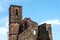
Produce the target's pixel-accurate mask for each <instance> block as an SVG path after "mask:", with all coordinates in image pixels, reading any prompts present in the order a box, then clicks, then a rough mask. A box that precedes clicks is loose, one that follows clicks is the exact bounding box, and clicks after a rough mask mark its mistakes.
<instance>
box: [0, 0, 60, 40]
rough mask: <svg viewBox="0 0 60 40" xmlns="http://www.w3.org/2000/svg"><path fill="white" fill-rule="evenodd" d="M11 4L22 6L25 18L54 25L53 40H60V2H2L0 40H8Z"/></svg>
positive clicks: (0, 2) (27, 0)
mask: <svg viewBox="0 0 60 40" xmlns="http://www.w3.org/2000/svg"><path fill="white" fill-rule="evenodd" d="M11 4H14V5H19V6H22V9H23V10H22V12H23V18H25V17H30V18H31V19H32V20H34V21H36V22H38V24H41V23H45V22H46V23H49V24H52V34H53V40H59V38H60V27H59V26H60V0H0V40H8V22H9V21H8V17H9V10H8V9H9V6H10V5H11Z"/></svg>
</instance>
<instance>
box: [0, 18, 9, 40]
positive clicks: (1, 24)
mask: <svg viewBox="0 0 60 40" xmlns="http://www.w3.org/2000/svg"><path fill="white" fill-rule="evenodd" d="M0 19H1V18H0ZM7 39H8V17H5V18H2V19H1V20H0V40H7Z"/></svg>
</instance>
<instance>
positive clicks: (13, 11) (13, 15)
mask: <svg viewBox="0 0 60 40" xmlns="http://www.w3.org/2000/svg"><path fill="white" fill-rule="evenodd" d="M21 20H22V6H16V5H11V6H10V8H9V40H17V39H18V30H19V22H20V21H21Z"/></svg>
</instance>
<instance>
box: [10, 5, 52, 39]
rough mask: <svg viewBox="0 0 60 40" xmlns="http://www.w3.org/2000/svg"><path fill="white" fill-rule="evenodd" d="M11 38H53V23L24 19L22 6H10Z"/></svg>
mask: <svg viewBox="0 0 60 40" xmlns="http://www.w3.org/2000/svg"><path fill="white" fill-rule="evenodd" d="M9 40H52V31H51V24H46V23H44V24H41V25H39V26H38V23H37V22H34V21H32V20H31V19H30V18H24V19H22V6H16V5H11V6H10V8H9Z"/></svg>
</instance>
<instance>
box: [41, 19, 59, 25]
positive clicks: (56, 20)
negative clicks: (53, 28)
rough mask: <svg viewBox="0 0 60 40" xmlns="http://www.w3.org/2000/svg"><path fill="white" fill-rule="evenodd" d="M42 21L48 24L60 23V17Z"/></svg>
mask: <svg viewBox="0 0 60 40" xmlns="http://www.w3.org/2000/svg"><path fill="white" fill-rule="evenodd" d="M42 23H48V24H52V25H60V20H59V19H53V20H47V21H43V22H42ZM42 23H41V24H42Z"/></svg>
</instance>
